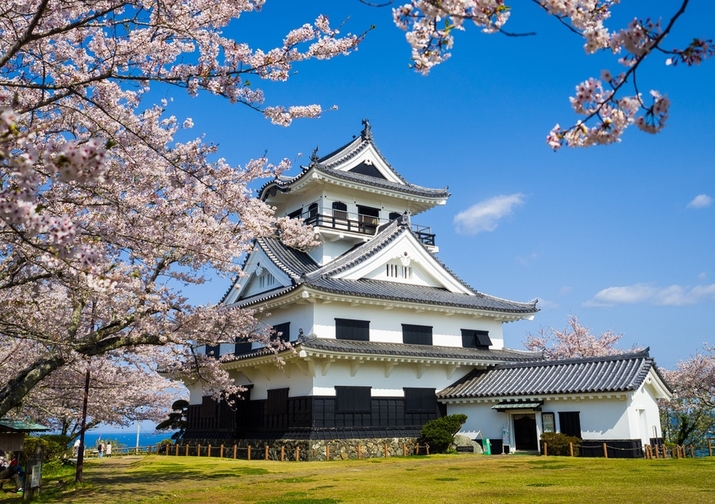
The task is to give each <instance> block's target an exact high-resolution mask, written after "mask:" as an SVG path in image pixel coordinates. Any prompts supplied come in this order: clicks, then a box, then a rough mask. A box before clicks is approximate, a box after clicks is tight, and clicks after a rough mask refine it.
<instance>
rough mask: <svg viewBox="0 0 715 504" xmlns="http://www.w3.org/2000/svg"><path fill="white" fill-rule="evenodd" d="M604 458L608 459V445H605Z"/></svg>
mask: <svg viewBox="0 0 715 504" xmlns="http://www.w3.org/2000/svg"><path fill="white" fill-rule="evenodd" d="M603 457H604V458H608V447H607V446H606V443H603Z"/></svg>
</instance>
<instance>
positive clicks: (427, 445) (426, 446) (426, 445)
mask: <svg viewBox="0 0 715 504" xmlns="http://www.w3.org/2000/svg"><path fill="white" fill-rule="evenodd" d="M425 448H426V449H427V455H429V444H427V443H425Z"/></svg>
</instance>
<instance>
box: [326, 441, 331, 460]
mask: <svg viewBox="0 0 715 504" xmlns="http://www.w3.org/2000/svg"><path fill="white" fill-rule="evenodd" d="M325 460H330V445H329V444H328V443H325Z"/></svg>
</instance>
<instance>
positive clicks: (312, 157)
mask: <svg viewBox="0 0 715 504" xmlns="http://www.w3.org/2000/svg"><path fill="white" fill-rule="evenodd" d="M317 163H318V146H317V145H316V146H315V149H313V153H312V154H311V155H310V164H311V166H312V165H314V164H317Z"/></svg>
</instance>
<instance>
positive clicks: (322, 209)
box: [185, 121, 670, 458]
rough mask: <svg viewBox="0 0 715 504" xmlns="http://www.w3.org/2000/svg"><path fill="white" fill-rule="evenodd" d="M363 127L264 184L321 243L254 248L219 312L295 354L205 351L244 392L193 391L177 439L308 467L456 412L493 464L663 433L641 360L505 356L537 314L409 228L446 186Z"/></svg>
mask: <svg viewBox="0 0 715 504" xmlns="http://www.w3.org/2000/svg"><path fill="white" fill-rule="evenodd" d="M363 124H364V128H363V130H362V131H361V133H360V135H359V136H357V137H355V138H354V139H353V140H351V141H350V142H349V143H347V144H346V145H344V146H342V147H340V148H339V149H337V150H335V151H334V152H332V153H330V154H328V155H326V156H323V157H318V156H317V155H316V153H314V154H313V156H312V157H311V160H310V164H309V165H308V166H305V167H302V170H301V172H300V173H299V174H297V175H295V176H291V177H287V176H281V177H278V178H276V179H275V180H272V181H270V182H268V183H266V184H265V185H264V186H263V187H262V188H261V189H260V191H259V194H258V197H259V198H261V199H262V200H264V201H266V202H267V203H269V204H270V205H272V206H274V207H275V208H276V215H277V216H284V215H287V216H290V217H293V218H298V219H302V220H303V221H304V222H305V223H306V224H307V225H309V226H312V227H313V229H314V231H315V233H316V235H317V236H318V237H319V239H320V242H321V245H320V246H319V247H317V248H316V249H314V250H312V251H310V252H301V251H298V250H294V249H291V248H289V247H287V246H285V245H283V244H282V243H281V242H280V241H279V240H278V239H276V238H261V239H258V240H257V241H256V244H255V248H254V250H253V252H252V253H251V254H250V256H248V257H247V258H246V261H245V264H244V271H245V272H246V275H245V276H243V277H241V278H240V279H238V280H237V281H236V283H235V284H234V285H233V286H232V287H231V288H230V290H229V291H228V293H227V294H226V295H225V296H224V299H223V301H222V302H223V303H224V304H226V305H227V306H235V307H238V308H252V309H261V310H262V312H263V313H266V314H268V315H266V316H265V318H264V319H263V320H262V322H263V323H264V324H266V325H270V326H272V327H273V328H274V330H275V332H276V337H280V338H283V339H284V340H285V341H290V342H291V344H292V346H293V349H292V350H286V351H285V352H283V353H282V354H281V357H282V358H283V359H284V361H285V365H284V366H283V367H282V368H279V367H277V366H276V364H275V360H274V355H273V353H272V352H269V351H267V350H266V349H263V348H259V347H258V345H257V344H256V343H250V342H236V343H226V344H222V345H220V346H216V347H209V348H207V349H206V352H207V353H210V354H213V355H214V356H224V359H225V362H224V363H223V366H224V368H225V369H226V370H228V371H229V373H230V374H231V376H232V377H233V379H234V380H235V383H236V384H238V385H243V386H245V387H246V389H247V391H246V393H245V395H244V398H243V400H240V401H237V403H236V407H235V408H234V409H232V408H230V407H229V406H227V405H226V404H225V403H224V402H216V401H214V400H213V399H211V398H210V397H204V396H202V391H201V388H200V385H196V386H193V388H191V398H190V407H189V418H188V429H187V432H186V436H185V439H186V440H188V441H195V442H200V443H210V442H213V443H214V444H217V443H229V442H230V443H231V444H233V443H234V442H237V443H239V444H242V445H252V446H254V447H256V448H262V447H263V446H264V445H266V444H269V445H272V446H278V445H279V444H280V445H290V446H293V445H295V446H300V447H301V453H303V454H305V457H306V458H311V457H313V456H317V455H316V454H317V453H322V450H321V447H323V446H324V445H325V444H327V443H330V444H331V446H333V447H335V446H342V448H340V449H337V450H338V451H341V450H342V452H343V453H347V454H348V455H345V456H349V446H352V445H355V444H358V443H359V444H361V445H362V446H363V450H364V452H363V456H382V450H383V448H382V447H383V445H384V443H386V442H387V443H389V444H390V446H391V448H390V449H391V450H393V449H394V450H395V451H397V450H400V451H401V450H402V448H399V447H400V446H401V445H403V444H406V445H409V446H413V445H414V443H415V442H416V440H417V438H418V437H419V433H420V429H421V427H422V426H423V425H424V424H425V423H426V422H427V421H429V420H432V419H434V418H437V417H439V416H442V415H445V414H452V413H465V414H467V416H468V420H467V423H466V424H465V425H464V426H463V432H462V434H465V435H467V436H469V437H471V438H480V437H485V438H490V439H491V440H492V452H493V453H501V452H502V450H505V451H511V452H513V451H515V450H528V451H537V450H539V443H538V439H539V436H540V434H541V433H542V432H544V431H561V432H565V433H568V434H575V435H578V436H580V437H582V438H583V439H584V440H592V441H594V442H598V443H599V444H600V443H602V442H604V441H608V442H609V443H610V442H613V443H617V444H618V446H624V447H632V448H636V449H637V448H639V447H642V446H643V445H645V444H649V443H650V442H651V441H653V440H654V439H658V438H660V437H661V430H660V420H659V416H658V407H657V403H656V401H657V399H660V398H668V397H669V396H670V392H669V390H668V387H667V385H666V384H665V383H664V381H663V379H662V378H661V376H660V374H659V372H658V370H657V368H656V366H655V364H654V362H653V360H652V359H651V358H650V357H649V356H648V354H647V352H644V353H640V354H627V355H622V356H610V357H601V358H594V359H580V360H576V361H545V360H544V359H543V357H542V356H541V354H539V353H534V352H527V351H523V350H516V349H511V348H509V347H508V346H507V345H506V343H505V341H504V334H503V330H502V327H503V325H504V324H505V323H508V322H512V321H517V320H524V319H531V318H533V317H534V315H535V314H536V313H537V312H538V308H537V306H536V301H531V302H518V301H511V300H507V299H502V298H499V297H495V296H492V295H489V294H485V293H483V292H480V291H478V290H476V289H474V288H473V287H471V286H469V285H467V284H466V283H465V282H464V281H462V280H461V279H460V278H459V277H458V276H457V275H456V274H455V273H453V272H452V271H451V270H450V269H449V268H448V267H447V266H446V265H444V264H442V262H441V261H440V260H439V259H438V258H437V256H436V253H437V251H438V248H437V244H436V240H435V235H434V234H433V233H432V230H431V229H430V228H427V227H424V226H420V225H418V224H417V219H418V218H419V215H420V214H422V213H423V212H426V211H428V210H430V209H432V208H434V207H435V206H438V205H444V204H445V203H446V201H447V198H448V197H449V194H448V192H447V189H446V188H437V189H434V188H426V187H422V186H419V185H415V184H413V183H411V182H408V181H407V180H406V179H405V178H404V177H403V175H401V174H400V173H398V172H397V171H396V170H395V169H394V168H393V167H392V166H391V165H390V164H389V163H388V162H387V160H386V159H385V158H384V157H383V156H382V154H381V153H380V151H379V150H378V148H377V146H376V145H375V143H374V140H373V137H372V133H371V130H370V125H369V123H368V122H367V121H363ZM413 219H414V220H415V221H414V222H413ZM227 354H229V355H227ZM332 449H333V450H334V453H335V450H336V448H332ZM628 453H632V452H628ZM635 453H638V452H637V450H636V452H635Z"/></svg>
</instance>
